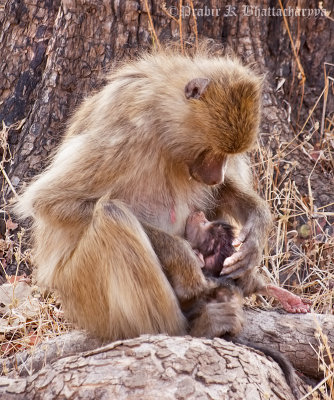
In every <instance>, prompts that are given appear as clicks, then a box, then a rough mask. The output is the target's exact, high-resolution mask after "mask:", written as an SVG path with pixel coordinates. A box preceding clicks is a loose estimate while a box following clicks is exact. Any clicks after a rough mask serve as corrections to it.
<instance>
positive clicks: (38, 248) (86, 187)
mask: <svg viewBox="0 0 334 400" xmlns="http://www.w3.org/2000/svg"><path fill="white" fill-rule="evenodd" d="M197 78H199V81H198V82H199V87H196V84H197V81H194V82H193V85H192V86H191V87H190V89H191V90H193V88H194V85H195V90H196V91H197V92H198V91H199V94H200V96H199V98H198V97H196V96H195V95H194V96H192V92H191V91H190V97H189V98H187V97H186V96H185V87H186V85H187V84H188V83H189V82H191V81H192V80H196V79H197ZM206 81H209V82H210V83H209V85H208V86H207V88H206V87H205V85H204V84H203V82H206ZM201 82H202V83H201ZM201 85H202V86H201ZM260 88H261V78H260V77H258V76H257V75H256V74H255V73H254V72H253V71H251V70H250V69H249V68H247V67H244V66H242V65H241V63H240V62H239V61H238V60H236V59H229V58H219V57H213V58H210V57H208V56H207V55H206V54H197V55H195V56H194V57H187V56H183V55H178V54H174V53H173V54H171V53H169V52H168V51H167V52H160V53H156V54H146V55H143V56H142V58H140V59H139V60H137V61H134V62H130V63H128V64H126V65H124V66H123V67H121V68H120V69H119V70H118V71H116V72H115V73H113V74H111V75H110V78H109V83H108V84H107V85H106V86H105V87H104V88H103V89H102V90H101V91H100V92H98V93H96V94H94V95H93V96H91V97H90V98H88V99H86V100H85V101H84V102H83V103H82V105H81V106H80V107H79V109H78V110H77V111H76V113H75V114H74V115H73V117H72V119H71V120H70V123H69V126H68V130H67V133H66V135H65V138H64V140H63V143H62V144H61V146H60V147H59V149H58V151H57V153H56V155H55V157H54V159H53V161H52V163H51V165H50V166H49V167H48V168H47V169H46V170H45V171H44V172H43V173H42V174H41V175H40V176H38V177H37V178H36V179H35V180H34V181H33V182H32V183H31V184H30V186H28V188H27V189H26V190H25V192H24V193H23V194H22V196H21V199H20V200H19V203H18V204H17V207H16V209H17V211H18V213H20V214H21V216H22V217H28V216H31V217H32V218H33V233H34V250H35V261H36V264H37V268H38V269H37V279H38V282H39V284H41V285H43V286H47V287H50V288H54V289H57V290H58V291H59V292H60V293H61V296H62V298H63V303H64V307H65V309H66V311H67V313H68V315H69V316H70V318H71V319H73V320H74V321H76V322H77V323H78V325H79V326H81V327H83V328H86V329H88V330H89V331H90V332H93V333H94V334H96V335H98V336H100V337H105V338H109V339H119V338H125V337H133V336H136V335H139V334H141V333H145V332H146V333H153V332H156V333H158V332H167V333H170V334H182V333H184V332H185V330H186V328H187V326H186V322H185V319H184V317H183V315H182V313H181V311H180V307H179V301H181V302H182V300H184V299H187V298H190V297H191V296H197V295H199V294H200V293H202V292H203V291H205V290H206V289H207V285H208V282H207V281H206V279H205V278H204V276H203V274H202V273H201V270H200V266H199V263H198V260H196V257H194V256H193V254H192V251H191V249H190V247H189V245H187V243H186V242H185V241H184V240H183V239H180V237H182V236H183V234H184V228H185V223H186V219H187V217H188V215H189V213H190V212H191V211H193V210H195V209H201V210H203V211H206V212H212V213H214V214H215V215H217V216H219V215H220V214H221V213H222V212H223V211H224V212H225V213H226V212H227V213H230V214H231V215H232V216H233V217H234V218H236V219H237V220H239V222H240V223H241V224H243V225H244V230H243V231H242V235H243V236H244V238H245V239H244V240H245V243H244V245H243V248H244V249H245V252H241V253H240V254H241V255H242V257H244V258H243V259H242V260H240V259H232V260H230V262H231V265H232V266H231V265H230V267H229V268H230V269H232V270H234V273H239V274H240V273H242V271H243V270H244V269H247V268H250V267H253V266H254V264H255V263H256V262H257V261H258V258H259V255H260V254H261V250H262V246H263V241H264V239H265V235H266V229H267V226H268V222H269V218H270V217H269V213H268V211H267V208H266V206H265V204H264V203H263V202H262V200H261V199H260V198H259V197H258V196H257V195H256V194H255V193H254V192H253V191H252V189H251V178H250V174H249V168H248V163H247V157H246V156H245V155H244V152H245V151H246V150H249V149H251V148H252V146H253V144H254V143H255V140H256V137H257V131H258V124H259V110H260ZM188 89H189V87H188ZM190 89H189V90H190ZM194 93H195V92H194ZM223 166H224V168H226V173H225V177H224V176H223V177H222V179H221V178H220V173H221V170H222V167H223ZM211 170H213V171H214V172H215V174H213V173H212V174H213V175H215V176H211ZM191 171H194V172H193V175H192V177H193V179H191V176H190V175H189V173H190V174H191ZM217 179H218V181H219V182H221V181H222V180H223V179H225V180H224V184H223V185H216V186H210V185H212V184H213V183H216V180H217ZM141 223H147V224H149V225H150V226H152V227H153V228H159V229H158V230H157V232H156V234H157V235H158V237H160V239H159V240H158V243H160V240H161V241H163V240H164V234H169V236H168V240H169V241H170V242H171V243H172V244H171V249H170V251H171V257H170V258H171V260H173V259H174V260H175V259H178V257H179V254H180V252H182V254H183V256H182V257H183V259H184V262H183V264H184V265H180V266H179V268H180V270H179V271H177V267H175V262H172V261H171V262H170V263H168V262H167V263H166V265H164V270H162V267H161V265H160V262H159V260H158V258H157V256H156V254H155V251H154V249H153V247H152V245H151V243H150V240H149V238H148V237H147V235H146V233H145V232H144V230H143V228H142V226H141ZM253 232H256V233H257V239H256V238H255V235H253ZM166 237H167V236H166ZM173 238H174V239H175V243H177V244H175V246H174V244H173V243H174V242H173V240H174V239H173ZM158 247H159V246H158ZM174 247H175V248H174ZM185 269H186V270H187V271H188V272H187V274H186V276H188V278H187V279H183V281H182V277H181V278H180V280H179V279H175V276H181V275H182V274H181V273H180V271H182V270H183V271H184V270H185ZM240 271H241V272H240ZM167 278H168V279H167ZM180 282H181V283H180ZM215 307H216V306H214V305H212V304H210V305H209V307H206V306H205V305H204V306H203V312H202V316H201V319H202V320H203V319H204V320H205V321H210V315H211V314H212V315H213V314H214V315H215V320H216V322H215V324H216V325H215V326H214V327H208V329H207V331H208V332H210V333H208V335H213V334H215V335H218V334H219V333H220V331H219V323H220V322H221V320H222V319H223V318H225V317H226V315H225V314H226V312H225V311H222V310H218V308H219V307H218V306H217V307H218V308H217V309H216V311H215V310H214V309H213V310H212V308H215ZM217 310H218V311H217ZM224 312H225V314H224ZM206 324H207V323H206ZM195 325H196V322H195ZM205 329H206V327H205V326H201V327H200V328H198V329H197V327H196V332H197V333H198V334H206V331H205Z"/></svg>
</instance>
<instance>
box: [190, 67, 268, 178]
mask: <svg viewBox="0 0 334 400" xmlns="http://www.w3.org/2000/svg"><path fill="white" fill-rule="evenodd" d="M212 62H213V63H214V67H213V68H211V69H209V70H208V72H207V73H206V74H205V75H206V76H205V75H204V76H202V77H201V76H199V77H197V78H194V79H191V80H189V81H188V82H187V83H186V84H185V87H184V96H185V99H186V102H187V109H188V113H187V115H186V122H185V124H186V126H187V128H188V129H189V131H188V132H189V136H191V138H189V141H190V142H193V143H196V144H198V147H197V152H198V153H197V154H196V155H195V156H194V158H193V159H192V160H191V161H190V162H189V164H188V167H189V173H190V175H191V176H192V177H193V178H194V179H196V180H197V181H199V182H203V183H205V184H207V185H215V184H219V183H222V182H223V180H224V169H225V168H226V163H227V160H228V156H229V155H233V154H238V153H243V152H246V151H248V150H250V149H251V148H252V147H253V146H254V144H255V142H256V138H257V135H258V127H259V121H260V104H261V87H262V78H261V77H260V76H258V75H256V74H255V72H253V71H252V70H251V69H250V68H248V67H244V66H242V65H241V64H240V63H239V62H237V61H235V60H230V59H221V60H219V59H218V60H217V59H214V60H212ZM200 142H201V144H200V145H199V143H200Z"/></svg>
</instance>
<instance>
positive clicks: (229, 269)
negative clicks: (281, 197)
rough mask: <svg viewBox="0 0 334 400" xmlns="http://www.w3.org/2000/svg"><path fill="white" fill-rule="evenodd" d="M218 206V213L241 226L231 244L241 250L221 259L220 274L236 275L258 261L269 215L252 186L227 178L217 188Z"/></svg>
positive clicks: (264, 239) (232, 276)
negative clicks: (231, 218)
mask: <svg viewBox="0 0 334 400" xmlns="http://www.w3.org/2000/svg"><path fill="white" fill-rule="evenodd" d="M219 201H220V204H221V205H220V207H218V210H217V216H218V217H219V216H220V214H222V213H228V214H230V215H231V216H232V217H233V218H235V219H236V220H237V221H238V222H240V224H241V225H242V229H241V231H240V234H239V236H238V237H237V238H236V239H235V240H234V242H233V244H234V245H241V247H240V249H239V250H238V251H237V252H236V253H234V254H233V255H232V256H230V257H228V258H227V259H226V260H225V262H224V268H223V270H222V274H224V275H228V276H229V277H230V278H239V277H240V276H242V275H243V274H244V273H245V272H246V271H248V270H251V269H252V268H254V267H255V266H256V265H257V264H258V263H259V261H260V258H261V254H262V251H263V248H264V245H265V241H266V238H267V235H268V231H269V228H270V226H271V215H270V211H269V208H268V206H267V204H266V202H265V201H264V200H262V199H261V198H260V197H259V196H258V195H257V194H256V193H255V192H254V191H253V190H252V189H251V186H246V185H243V184H237V182H236V181H235V180H232V179H226V181H225V183H224V184H223V185H222V187H221V190H220V198H219Z"/></svg>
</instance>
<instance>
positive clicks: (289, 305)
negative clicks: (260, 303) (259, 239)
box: [235, 270, 311, 313]
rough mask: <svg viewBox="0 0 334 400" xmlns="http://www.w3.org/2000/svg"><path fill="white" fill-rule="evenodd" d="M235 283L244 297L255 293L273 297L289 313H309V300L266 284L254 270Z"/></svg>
mask: <svg viewBox="0 0 334 400" xmlns="http://www.w3.org/2000/svg"><path fill="white" fill-rule="evenodd" d="M235 283H236V286H237V287H239V288H240V289H241V290H242V292H243V295H244V296H249V295H250V294H253V293H257V294H262V295H263V296H268V297H273V298H274V299H276V300H278V301H279V302H280V303H281V304H282V307H283V308H284V309H285V310H286V311H288V312H290V313H307V312H309V311H310V304H311V302H310V301H309V300H306V299H301V298H300V297H299V296H296V295H295V294H293V293H291V292H289V291H288V290H286V289H283V288H280V287H279V286H276V285H269V284H266V283H265V282H264V280H263V278H262V277H261V275H259V274H258V273H257V271H256V270H253V271H251V272H250V273H246V274H245V275H244V276H243V277H241V278H239V279H236V280H235Z"/></svg>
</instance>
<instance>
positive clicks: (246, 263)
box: [221, 223, 265, 279]
mask: <svg viewBox="0 0 334 400" xmlns="http://www.w3.org/2000/svg"><path fill="white" fill-rule="evenodd" d="M260 231H261V229H260ZM264 236H265V235H261V234H260V233H258V232H257V230H256V229H254V226H252V224H251V223H247V224H246V225H245V226H244V227H243V229H242V230H241V232H240V234H239V236H238V237H237V238H236V239H235V240H234V241H233V246H235V247H236V248H238V247H239V249H238V250H237V251H236V252H235V253H234V254H232V255H231V256H230V257H228V258H226V260H225V262H224V267H223V270H222V272H221V275H227V276H228V277H229V278H233V279H236V278H240V277H241V276H243V275H244V274H245V273H246V272H247V271H249V270H251V269H253V268H254V267H255V266H256V265H257V264H258V263H259V261H260V259H261V254H262V250H263V245H264ZM261 241H262V243H261Z"/></svg>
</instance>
